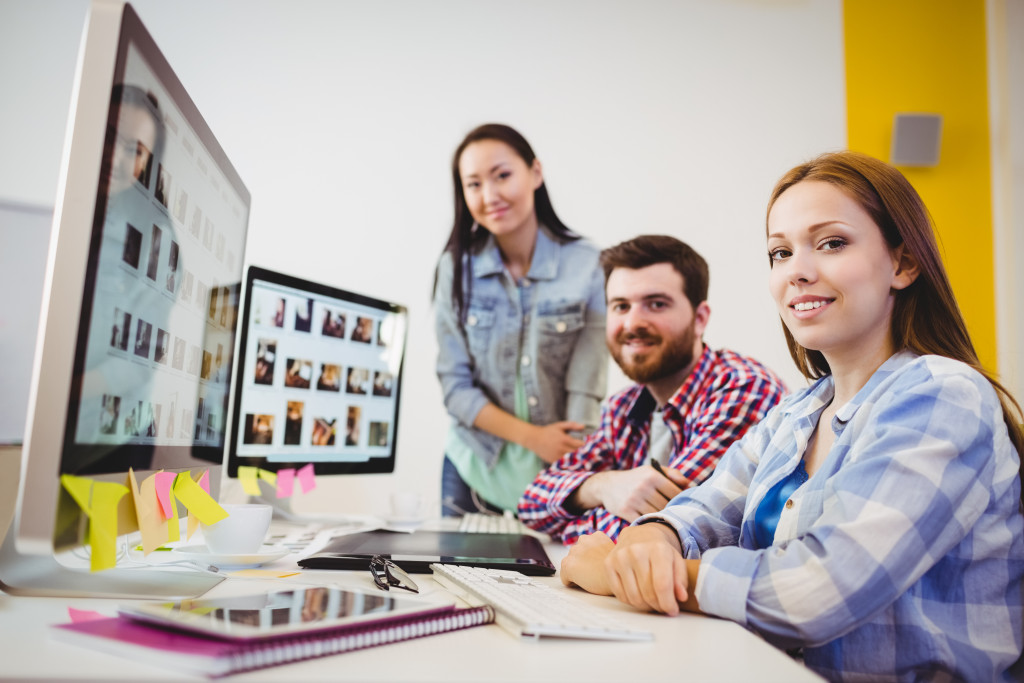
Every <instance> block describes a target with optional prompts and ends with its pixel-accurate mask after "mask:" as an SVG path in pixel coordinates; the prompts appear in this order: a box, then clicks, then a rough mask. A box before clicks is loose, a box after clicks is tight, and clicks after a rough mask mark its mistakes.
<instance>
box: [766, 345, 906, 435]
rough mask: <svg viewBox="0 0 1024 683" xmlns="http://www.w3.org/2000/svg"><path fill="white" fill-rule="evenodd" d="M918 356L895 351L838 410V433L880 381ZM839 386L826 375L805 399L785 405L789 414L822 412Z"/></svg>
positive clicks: (809, 389) (811, 388)
mask: <svg viewBox="0 0 1024 683" xmlns="http://www.w3.org/2000/svg"><path fill="white" fill-rule="evenodd" d="M917 357H918V356H917V354H916V353H914V352H913V351H908V350H903V351H898V352H897V353H894V354H893V355H892V356H890V357H889V359H888V360H886V361H885V362H884V363H882V364H881V365H880V366H879V368H878V369H877V370H875V372H874V373H873V374H872V375H871V377H870V378H869V379H868V381H867V383H866V384H865V385H864V386H862V387H861V388H860V391H858V392H857V394H856V395H855V396H854V397H853V398H852V399H850V401H849V402H848V403H846V404H845V405H842V406H840V407H839V409H838V410H836V415H835V418H834V419H833V424H832V428H833V430H835V431H836V432H837V433H838V432H840V431H842V428H843V427H845V426H846V424H847V423H848V422H849V421H850V420H852V419H853V416H854V415H856V414H857V411H858V410H859V409H860V407H861V406H862V405H864V402H865V401H867V399H868V398H869V397H870V396H871V395H872V394H873V393H874V392H875V390H876V388H877V387H878V385H879V384H881V383H882V382H884V381H886V379H887V378H888V377H889V376H890V375H892V374H893V373H894V372H897V371H898V370H900V368H902V367H903V366H905V365H907V364H908V363H911V362H912V361H914V359H916V358H917ZM835 393H836V387H835V381H834V380H833V378H832V375H825V376H824V377H822V378H821V379H819V380H818V381H817V382H815V383H814V384H812V385H811V386H810V388H808V389H807V393H805V394H804V396H803V397H802V398H800V399H799V400H797V401H794V402H793V403H790V404H788V405H786V406H785V408H783V410H784V412H785V413H786V414H787V415H792V416H794V417H797V418H805V417H811V416H812V415H814V414H815V413H818V412H820V411H821V410H822V409H823V408H824V407H825V406H826V405H828V404H829V402H831V401H832V399H833V398H834V397H835Z"/></svg>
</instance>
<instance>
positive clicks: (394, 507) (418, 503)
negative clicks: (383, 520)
mask: <svg viewBox="0 0 1024 683" xmlns="http://www.w3.org/2000/svg"><path fill="white" fill-rule="evenodd" d="M391 514H392V516H394V517H397V518H399V519H417V518H419V517H420V516H422V514H423V497H422V496H420V494H418V493H413V492H412V491H397V492H395V493H392V494H391Z"/></svg>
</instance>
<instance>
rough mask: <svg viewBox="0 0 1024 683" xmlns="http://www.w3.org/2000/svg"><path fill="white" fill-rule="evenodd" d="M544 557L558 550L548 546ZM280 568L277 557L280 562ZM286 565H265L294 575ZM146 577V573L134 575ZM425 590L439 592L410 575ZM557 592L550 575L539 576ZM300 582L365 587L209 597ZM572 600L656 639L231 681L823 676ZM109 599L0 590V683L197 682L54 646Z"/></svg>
mask: <svg viewBox="0 0 1024 683" xmlns="http://www.w3.org/2000/svg"><path fill="white" fill-rule="evenodd" d="M548 552H549V554H550V555H551V558H552V560H554V561H555V562H556V564H557V563H558V561H559V560H560V559H561V557H562V555H563V554H564V550H563V549H562V548H561V547H560V546H549V548H548ZM281 562H285V560H281ZM293 566H294V565H291V564H288V565H282V564H275V565H271V567H272V568H284V569H290V568H293ZM141 571H145V570H141ZM416 578H417V580H418V583H419V584H420V587H421V588H422V589H423V594H424V595H426V596H429V595H430V593H432V592H435V591H443V590H444V589H442V588H441V587H440V586H438V585H437V584H436V583H435V582H434V581H433V579H430V578H428V577H427V576H426V575H417V576H416ZM545 580H546V581H550V582H551V583H552V584H554V585H558V586H559V587H561V583H560V582H559V580H558V579H557V578H555V577H552V578H550V579H545ZM289 583H292V584H296V583H302V584H307V585H308V584H321V585H326V584H334V585H346V586H356V587H362V588H367V589H370V590H373V582H372V581H371V579H370V574H369V572H336V571H322V570H321V571H304V572H303V573H302V574H301V575H300V576H295V577H291V578H286V579H277V580H274V581H273V582H270V581H264V580H253V579H240V578H229V579H228V580H227V581H225V582H223V583H222V584H220V585H219V586H217V587H216V588H214V589H213V591H211V592H210V593H209V595H214V594H215V592H216V593H220V594H227V592H231V593H238V592H247V591H248V590H249V589H253V590H262V589H265V588H267V587H271V585H273V586H274V587H282V586H283V585H287V584H289ZM563 590H566V591H569V592H570V593H571V594H572V597H573V599H578V600H584V601H587V602H591V603H593V604H598V605H601V606H603V607H605V608H607V609H610V610H615V611H616V612H618V613H619V615H620V616H621V618H622V619H623V620H624V621H626V622H627V623H628V624H630V625H632V626H635V627H638V628H644V629H649V630H651V631H653V632H654V633H655V640H654V641H652V642H646V643H620V642H600V641H583V640H540V641H534V640H523V639H518V638H514V637H513V636H511V635H509V634H508V633H507V632H506V631H504V630H503V629H501V628H500V627H498V626H496V625H493V624H492V625H488V626H482V627H476V628H470V629H467V630H464V631H458V632H453V633H445V634H441V635H436V636H429V637H426V638H421V639H418V640H412V641H406V642H402V643H396V644H393V645H386V646H381V647H376V648H370V649H367V650H361V651H358V652H350V653H345V654H341V655H336V656H333V657H324V658H320V659H314V660H308V661H305V662H298V663H294V664H288V665H285V666H278V667H273V668H269V669H262V670H259V671H252V672H249V673H244V674H239V675H237V676H234V677H232V678H231V680H239V681H250V680H251V681H282V680H287V681H320V680H324V681H327V680H330V681H372V682H373V683H386V682H390V681H437V682H439V683H440V682H444V683H453V682H458V681H466V682H474V683H476V682H478V681H487V682H495V683H497V682H502V681H509V682H520V681H523V682H529V683H541V682H544V681H550V682H552V683H566V682H568V681H587V682H588V683H594V682H600V681H616V682H622V681H643V682H644V683H653V682H655V681H676V682H678V681H683V680H685V681H753V680H756V681H763V682H770V681H780V682H781V681H785V682H786V683H796V682H799V681H817V680H820V679H819V678H818V677H817V676H816V675H815V674H813V673H811V672H810V671H808V670H807V669H806V668H804V667H803V666H802V665H800V664H798V663H796V662H794V661H792V660H791V659H790V658H789V657H788V656H786V655H785V654H784V653H782V652H779V651H778V650H776V649H775V648H773V647H772V646H770V645H768V644H767V643H765V642H764V641H762V640H761V639H760V638H758V637H757V636H754V635H752V634H750V633H748V632H747V631H745V630H744V629H742V628H741V627H739V626H738V625H736V624H734V623H732V622H728V621H722V620H718V619H711V618H707V617H701V616H695V615H682V616H679V617H674V618H671V617H665V616H660V615H655V614H644V613H640V612H637V611H634V610H632V609H631V608H629V607H627V606H626V605H623V604H621V603H619V602H618V601H617V600H615V599H613V598H604V597H599V596H593V595H588V594H586V593H583V592H582V591H579V590H575V589H569V588H563ZM116 604H117V603H116V601H112V600H99V599H85V600H83V599H63V598H32V597H15V596H10V595H6V594H3V593H0V633H2V634H3V635H2V637H0V679H11V678H13V679H18V680H24V679H32V680H61V681H65V680H89V679H91V680H105V681H109V680H134V681H138V680H146V681H158V680H160V681H162V680H168V681H176V680H204V679H201V678H198V679H197V678H196V677H194V676H188V675H184V674H177V673H175V672H173V671H165V670H162V669H159V668H156V667H153V666H150V665H148V664H145V663H142V662H138V661H135V660H133V659H129V658H127V657H125V658H122V657H119V656H114V655H108V654H103V653H99V652H93V651H92V650H90V649H88V648H85V647H80V646H77V645H69V644H64V643H61V642H57V641H56V640H54V639H53V638H52V637H51V635H50V631H51V629H50V628H49V626H50V625H51V624H58V623H66V622H67V621H68V620H69V619H68V607H75V608H78V609H83V610H95V611H98V612H101V613H103V614H109V615H113V614H114V613H115V608H116Z"/></svg>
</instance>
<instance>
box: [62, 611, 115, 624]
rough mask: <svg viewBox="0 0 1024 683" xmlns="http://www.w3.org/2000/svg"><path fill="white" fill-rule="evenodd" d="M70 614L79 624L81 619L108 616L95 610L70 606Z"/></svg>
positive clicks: (72, 620) (73, 620)
mask: <svg viewBox="0 0 1024 683" xmlns="http://www.w3.org/2000/svg"><path fill="white" fill-rule="evenodd" d="M68 616H69V617H70V618H71V623H73V624H77V623H78V622H80V621H95V620H96V619H106V618H107V616H106V615H105V614H100V613H99V612H95V611H93V610H87V609H75V608H74V607H68Z"/></svg>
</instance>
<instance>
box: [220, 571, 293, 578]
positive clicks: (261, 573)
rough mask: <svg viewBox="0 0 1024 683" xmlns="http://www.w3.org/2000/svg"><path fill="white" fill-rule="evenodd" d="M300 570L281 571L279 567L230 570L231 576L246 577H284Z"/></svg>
mask: <svg viewBox="0 0 1024 683" xmlns="http://www.w3.org/2000/svg"><path fill="white" fill-rule="evenodd" d="M301 574H302V572H295V571H291V570H287V571H281V570H279V569H239V570H238V571H235V572H231V576H232V578H247V579H286V578H288V577H289V576H299V575H301Z"/></svg>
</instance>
